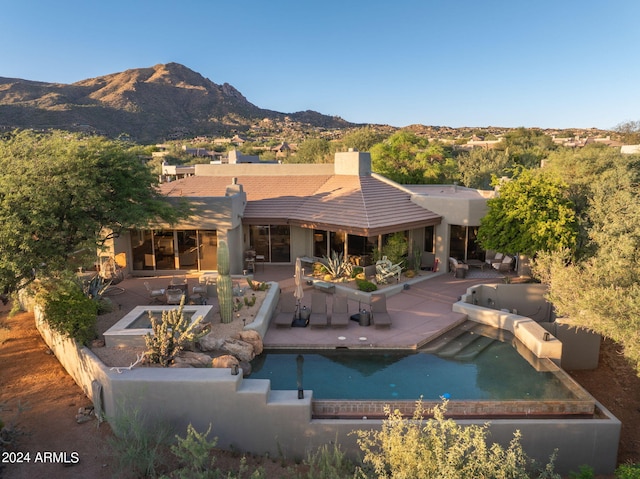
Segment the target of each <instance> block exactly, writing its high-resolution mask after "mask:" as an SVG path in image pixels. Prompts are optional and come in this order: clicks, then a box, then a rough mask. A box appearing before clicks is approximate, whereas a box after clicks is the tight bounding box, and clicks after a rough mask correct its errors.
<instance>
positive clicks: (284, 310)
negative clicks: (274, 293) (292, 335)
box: [274, 293, 296, 328]
mask: <svg viewBox="0 0 640 479" xmlns="http://www.w3.org/2000/svg"><path fill="white" fill-rule="evenodd" d="M295 314H296V298H295V296H294V295H293V293H283V294H282V295H281V296H280V311H279V312H278V313H277V314H276V316H275V318H274V323H275V325H276V327H277V328H290V327H291V323H293V319H294V318H293V317H294V315H295Z"/></svg>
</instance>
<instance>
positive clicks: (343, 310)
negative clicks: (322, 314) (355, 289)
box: [331, 294, 350, 328]
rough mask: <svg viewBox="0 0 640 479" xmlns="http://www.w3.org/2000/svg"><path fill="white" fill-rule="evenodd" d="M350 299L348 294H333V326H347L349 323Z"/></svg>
mask: <svg viewBox="0 0 640 479" xmlns="http://www.w3.org/2000/svg"><path fill="white" fill-rule="evenodd" d="M349 319H350V315H349V301H348V298H347V296H346V295H343V294H338V295H336V294H334V295H333V308H332V310H331V327H332V328H346V327H347V325H348V324H349Z"/></svg>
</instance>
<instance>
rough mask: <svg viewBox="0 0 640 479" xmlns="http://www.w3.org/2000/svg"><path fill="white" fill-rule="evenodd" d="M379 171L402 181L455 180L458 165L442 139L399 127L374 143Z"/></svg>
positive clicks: (374, 161) (373, 162) (375, 165)
mask: <svg viewBox="0 0 640 479" xmlns="http://www.w3.org/2000/svg"><path fill="white" fill-rule="evenodd" d="M371 167H372V169H373V171H375V172H376V173H380V174H381V175H384V176H386V177H387V178H389V179H391V180H393V181H396V182H398V183H402V184H434V183H451V182H453V181H454V179H455V178H456V177H457V167H456V164H455V162H454V161H453V160H452V159H451V156H450V151H449V150H447V149H446V148H445V147H444V146H443V145H442V144H441V143H438V142H433V143H430V142H429V140H427V139H426V138H420V137H418V136H417V135H415V134H414V133H411V132H408V131H399V132H397V133H395V134H393V135H392V136H390V137H389V138H388V139H387V140H385V141H384V142H382V143H377V144H375V145H373V146H372V147H371Z"/></svg>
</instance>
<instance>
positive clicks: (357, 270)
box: [351, 266, 364, 278]
mask: <svg viewBox="0 0 640 479" xmlns="http://www.w3.org/2000/svg"><path fill="white" fill-rule="evenodd" d="M360 274H364V268H363V267H362V266H354V267H353V269H352V270H351V277H352V278H357V277H358V275H360Z"/></svg>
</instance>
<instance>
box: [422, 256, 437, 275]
mask: <svg viewBox="0 0 640 479" xmlns="http://www.w3.org/2000/svg"><path fill="white" fill-rule="evenodd" d="M435 264H436V255H435V253H429V252H427V251H424V252H423V253H422V257H421V258H420V269H421V270H423V271H435Z"/></svg>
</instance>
